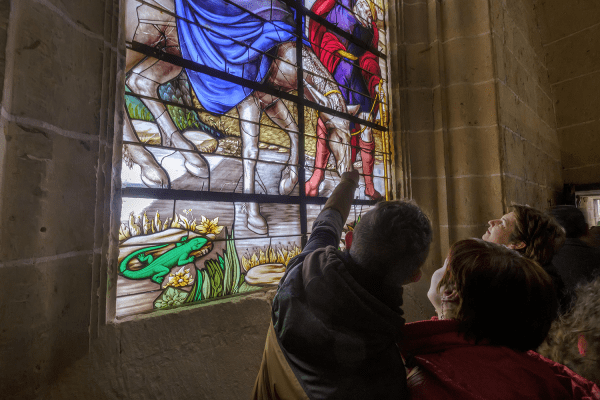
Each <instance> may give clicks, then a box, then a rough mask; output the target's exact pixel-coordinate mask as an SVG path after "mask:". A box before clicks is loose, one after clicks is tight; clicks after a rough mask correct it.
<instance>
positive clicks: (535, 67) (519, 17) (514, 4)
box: [490, 0, 562, 209]
mask: <svg viewBox="0 0 600 400" xmlns="http://www.w3.org/2000/svg"><path fill="white" fill-rule="evenodd" d="M538 3H539V2H538ZM490 4H491V21H492V31H493V45H494V53H495V54H494V55H495V57H494V58H495V63H494V64H495V65H494V66H495V68H496V74H497V85H496V90H497V93H496V96H497V98H498V118H499V124H500V132H501V135H500V137H501V157H502V165H503V180H504V200H505V204H506V205H510V204H511V203H512V202H516V203H527V204H529V205H531V206H534V207H538V208H541V209H546V208H548V207H549V206H551V205H552V204H554V202H555V200H556V198H557V195H558V193H559V192H560V191H561V190H562V174H561V158H560V147H559V142H558V136H557V133H556V120H555V117H554V108H553V99H552V91H551V86H550V83H549V80H548V66H547V61H546V57H545V51H544V48H543V46H542V35H541V33H540V30H539V27H538V19H537V15H536V8H535V7H536V4H537V3H536V2H532V1H528V0H513V1H508V0H491V1H490Z"/></svg>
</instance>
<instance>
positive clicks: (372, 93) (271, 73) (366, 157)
mask: <svg viewBox="0 0 600 400" xmlns="http://www.w3.org/2000/svg"><path fill="white" fill-rule="evenodd" d="M125 6H126V7H125V9H126V44H127V57H126V81H125V83H126V89H125V94H124V96H125V102H124V104H125V108H126V109H125V110H124V113H125V123H124V128H123V160H122V162H123V165H122V175H121V181H122V198H123V203H122V213H121V226H120V230H119V240H120V242H119V243H120V245H119V275H118V280H117V317H120V316H126V315H131V314H135V313H140V312H148V311H151V310H153V309H161V308H169V307H174V306H178V305H183V304H188V303H192V302H197V301H202V300H207V299H211V298H215V297H221V296H228V295H235V294H241V293H245V292H248V291H252V290H255V289H257V288H261V287H264V286H265V285H274V284H277V282H278V280H279V278H280V277H281V276H282V275H283V271H284V269H285V266H286V264H287V262H288V261H289V260H290V259H291V258H292V257H293V256H295V255H296V254H298V253H299V252H300V251H301V249H302V246H303V244H304V243H305V242H306V239H307V236H308V235H310V227H311V224H312V221H314V219H315V218H316V216H317V214H318V213H319V211H320V210H321V208H322V207H323V204H324V203H325V201H326V199H327V197H328V196H329V194H330V193H331V191H332V190H333V188H334V187H335V186H336V184H337V183H338V182H339V179H340V178H339V176H340V175H341V173H342V172H344V171H347V170H349V169H352V168H356V169H358V170H359V172H360V173H361V181H360V187H359V188H358V189H357V192H356V195H355V197H356V200H355V205H354V206H353V207H354V208H353V210H352V212H351V215H350V217H349V220H348V224H347V226H346V228H345V231H351V230H352V227H353V224H354V223H356V221H357V220H358V219H359V218H360V216H361V215H362V213H364V212H365V211H366V210H367V209H368V208H369V207H371V206H372V205H373V204H374V201H375V200H376V199H378V198H380V197H382V196H383V197H386V196H389V195H390V189H391V163H392V160H391V143H392V141H391V140H390V138H389V134H388V115H387V113H388V110H389V104H388V102H387V99H388V95H387V90H388V89H387V88H388V80H387V66H386V65H387V64H386V63H387V60H386V53H387V43H386V39H385V38H386V26H385V2H384V0H374V1H369V0H316V1H315V0H126V1H125ZM297 60H298V62H297ZM340 246H344V241H343V240H342V243H340Z"/></svg>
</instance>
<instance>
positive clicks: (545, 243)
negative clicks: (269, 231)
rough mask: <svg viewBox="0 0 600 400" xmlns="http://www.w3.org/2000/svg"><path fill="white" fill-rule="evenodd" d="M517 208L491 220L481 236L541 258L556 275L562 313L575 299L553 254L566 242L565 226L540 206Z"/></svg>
mask: <svg viewBox="0 0 600 400" xmlns="http://www.w3.org/2000/svg"><path fill="white" fill-rule="evenodd" d="M512 208H513V211H511V212H509V213H508V214H505V215H503V216H502V217H501V218H498V219H493V220H490V221H489V222H488V224H489V228H488V230H487V231H486V232H485V233H484V234H483V236H482V237H481V238H482V239H483V240H485V241H486V242H492V243H496V244H501V245H504V246H506V247H508V248H509V249H513V250H515V251H517V252H519V253H520V254H521V255H523V256H525V257H527V258H529V259H532V260H534V261H537V262H538V263H539V264H540V265H541V266H542V268H544V270H545V271H546V272H547V273H548V274H549V275H550V276H551V277H552V283H553V285H554V289H555V291H556V295H557V298H558V303H559V311H560V313H563V312H565V311H566V310H567V309H568V308H569V306H570V303H571V296H570V295H569V294H568V293H567V292H566V291H565V284H564V282H563V280H562V278H561V277H560V274H559V273H558V271H557V269H556V267H555V266H554V265H553V264H552V258H553V257H554V255H555V254H556V252H557V251H558V250H559V249H560V248H561V247H562V245H563V243H564V242H565V230H564V229H563V228H562V227H561V226H560V224H559V223H558V222H557V221H556V220H555V219H554V218H553V217H552V216H551V215H549V214H547V213H545V212H543V211H540V210H538V209H537V208H534V207H530V206H525V205H520V204H515V205H513V206H512Z"/></svg>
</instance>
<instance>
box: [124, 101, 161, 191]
mask: <svg viewBox="0 0 600 400" xmlns="http://www.w3.org/2000/svg"><path fill="white" fill-rule="evenodd" d="M123 140H124V141H128V142H139V139H138V137H137V135H136V134H135V131H134V129H133V125H132V124H131V119H130V118H129V114H128V113H127V108H125V123H124V124H123ZM124 150H125V152H126V154H127V155H128V157H129V158H130V160H131V161H133V162H134V163H136V164H137V165H139V166H140V168H141V169H142V175H141V178H142V182H144V183H145V184H146V186H149V187H156V186H158V187H160V188H168V187H169V177H168V176H167V174H166V173H165V171H164V170H163V169H162V168H161V166H160V165H159V164H158V162H157V161H156V159H155V158H154V156H152V154H150V152H149V151H148V150H146V149H145V148H144V147H142V146H137V145H133V144H125V145H124Z"/></svg>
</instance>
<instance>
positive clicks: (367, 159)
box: [358, 113, 381, 200]
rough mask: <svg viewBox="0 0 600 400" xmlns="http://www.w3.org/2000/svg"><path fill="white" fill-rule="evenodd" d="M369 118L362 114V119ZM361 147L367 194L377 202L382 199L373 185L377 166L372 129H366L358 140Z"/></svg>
mask: <svg viewBox="0 0 600 400" xmlns="http://www.w3.org/2000/svg"><path fill="white" fill-rule="evenodd" d="M368 117H369V116H368V115H367V113H361V116H360V118H363V119H366V118H368ZM358 146H359V147H360V158H361V160H362V170H363V171H362V172H363V178H364V180H365V194H366V195H367V196H369V197H370V198H372V199H374V200H377V199H379V198H380V197H381V193H379V192H378V191H377V190H375V186H374V184H373V169H374V165H375V154H374V151H375V141H374V140H373V130H372V129H371V128H370V127H368V126H367V127H365V129H364V130H363V131H362V133H361V136H360V139H359V140H358Z"/></svg>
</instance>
